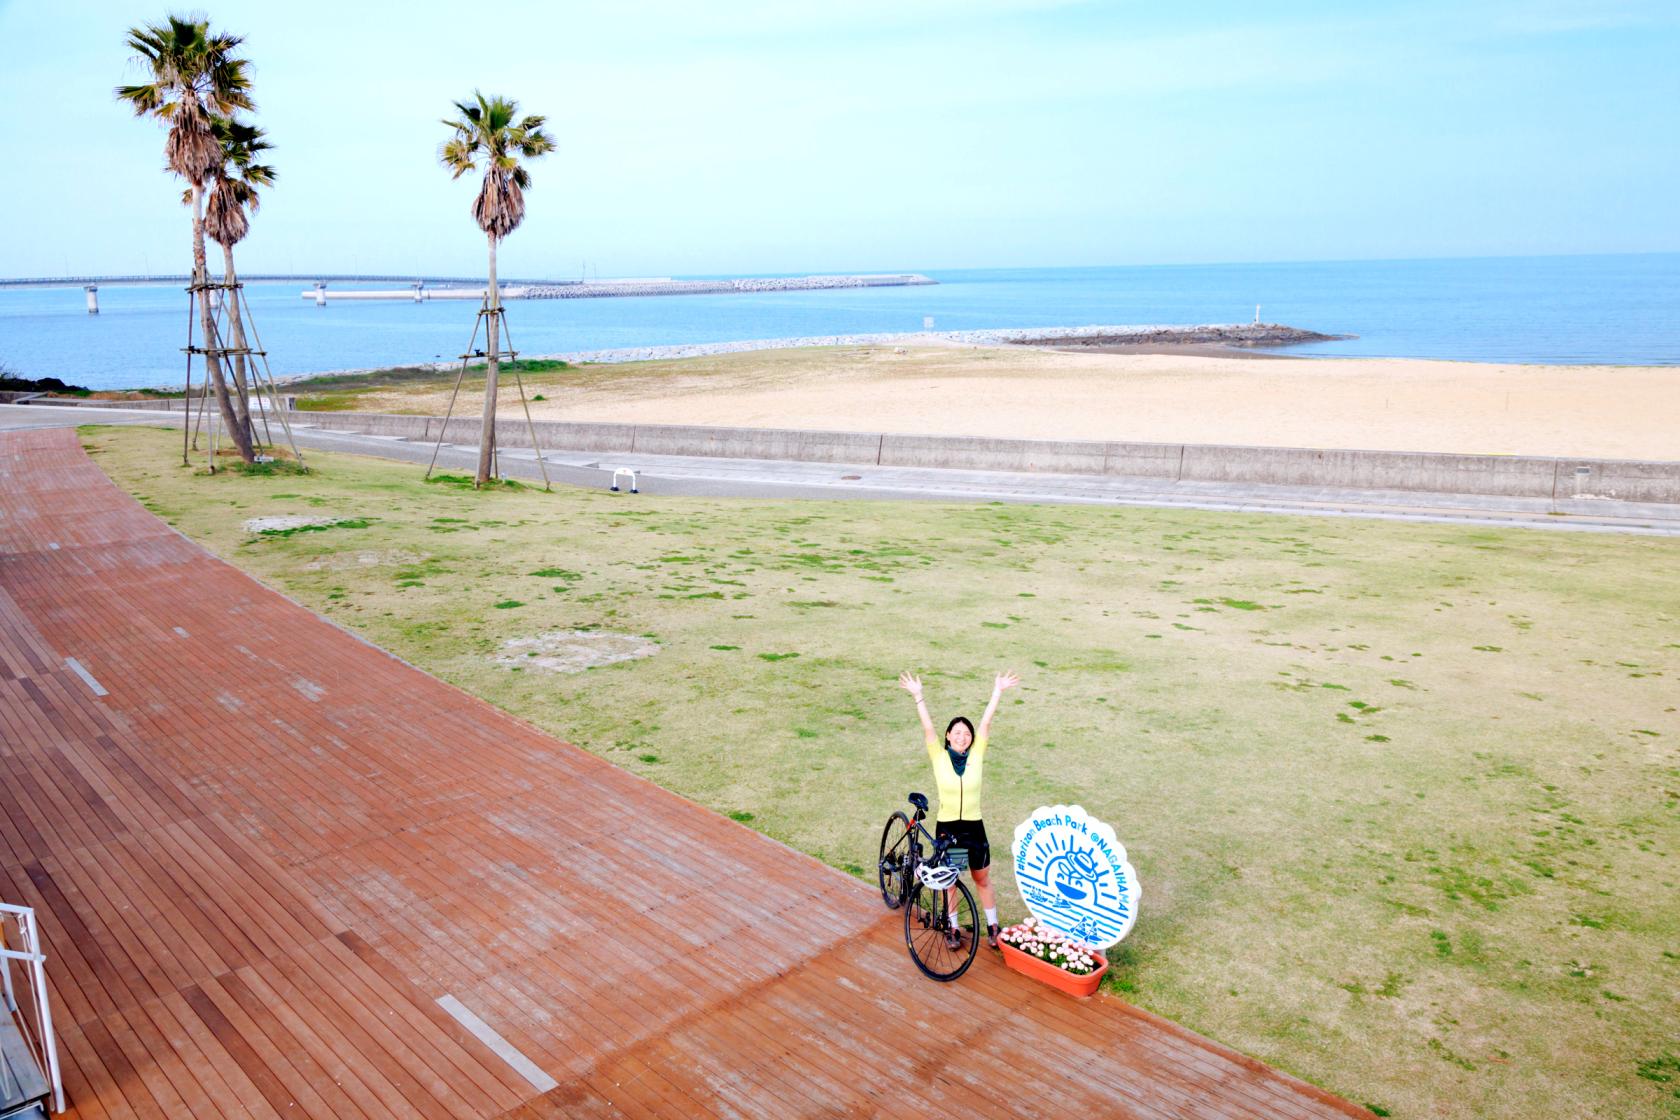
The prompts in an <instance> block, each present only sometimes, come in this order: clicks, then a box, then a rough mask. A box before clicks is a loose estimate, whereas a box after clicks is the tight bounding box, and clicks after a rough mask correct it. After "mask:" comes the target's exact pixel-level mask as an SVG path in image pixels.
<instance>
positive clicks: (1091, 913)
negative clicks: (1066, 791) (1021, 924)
mask: <svg viewBox="0 0 1680 1120" xmlns="http://www.w3.org/2000/svg"><path fill="white" fill-rule="evenodd" d="M1015 885H1016V886H1017V887H1019V888H1020V890H1021V899H1022V901H1024V902H1025V903H1026V904H1027V909H1028V910H1031V911H1032V915H1033V917H1035V918H1037V919H1038V920H1039V921H1040V922H1043V923H1044V924H1045V925H1047V926H1049V927H1050V928H1051V929H1053V930H1056V931H1057V932H1059V933H1065V934H1067V935H1068V936H1069V937H1077V938H1078V939H1079V940H1081V941H1083V942H1085V943H1086V944H1088V945H1091V946H1093V947H1095V948H1098V949H1106V948H1108V947H1109V946H1110V945H1113V944H1114V943H1115V942H1116V941H1119V940H1120V939H1121V938H1122V937H1125V936H1126V934H1128V933H1130V932H1131V929H1132V923H1133V922H1134V921H1136V920H1137V908H1138V901H1139V899H1141V898H1142V897H1143V888H1142V887H1141V886H1139V884H1138V880H1137V872H1136V871H1134V870H1132V865H1131V864H1130V863H1128V862H1126V849H1125V848H1124V847H1123V846H1122V845H1121V843H1120V841H1119V840H1117V839H1115V837H1114V830H1113V829H1112V828H1110V827H1109V826H1108V825H1106V824H1104V823H1103V822H1101V821H1099V820H1097V819H1096V818H1095V817H1092V816H1090V815H1088V814H1087V813H1086V812H1085V810H1084V809H1083V808H1081V807H1080V806H1078V805H1050V806H1046V807H1044V808H1040V809H1038V810H1037V811H1035V812H1034V813H1033V815H1032V816H1030V817H1028V818H1027V819H1026V820H1024V821H1022V822H1021V823H1020V824H1018V825H1016V826H1015Z"/></svg>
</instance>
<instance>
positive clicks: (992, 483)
mask: <svg viewBox="0 0 1680 1120" xmlns="http://www.w3.org/2000/svg"><path fill="white" fill-rule="evenodd" d="M48 413H51V414H52V415H51V416H48V415H45V414H48ZM305 415H307V414H305ZM300 419H301V418H300ZM88 423H166V424H168V423H173V424H179V423H180V418H179V417H178V416H171V415H169V414H167V413H157V412H149V413H147V412H127V411H122V410H118V409H99V410H97V411H96V410H93V409H86V408H54V407H42V406H36V405H21V406H11V405H0V430H4V429H5V428H7V427H13V426H25V427H58V426H66V425H76V424H88ZM296 431H297V438H298V442H299V444H301V445H302V446H303V448H304V450H305V453H306V454H307V452H308V450H309V449H311V448H315V449H320V450H327V451H344V452H349V453H352V454H360V455H376V456H379V457H381V458H386V459H396V460H401V461H405V462H412V463H426V462H428V461H429V460H430V459H431V456H432V447H431V445H430V444H422V443H416V442H414V441H411V440H406V439H401V438H398V437H395V436H374V435H364V434H361V433H354V432H329V431H325V430H321V429H313V428H310V427H307V420H304V422H303V423H302V424H299V425H297V427H296ZM544 455H545V458H546V459H547V462H548V464H549V476H550V478H552V479H553V480H554V481H555V482H556V483H563V484H566V485H572V486H593V487H602V486H606V485H608V484H609V483H610V481H611V476H612V469H613V468H614V467H616V466H628V467H634V468H636V469H638V470H639V471H641V476H640V480H641V487H640V488H641V490H642V492H643V493H647V494H678V495H690V496H708V497H747V498H828V499H833V498H854V499H875V500H893V501H903V500H907V499H909V500H927V501H953V500H955V501H984V502H990V501H1005V502H1052V503H1058V502H1059V503H1071V504H1080V505H1106V506H1143V507H1152V508H1162V509H1199V510H1212V511H1218V512H1233V513H1283V514H1305V515H1310V516H1320V517H1361V518H1375V519H1381V520H1392V521H1421V522H1434V523H1444V524H1469V525H1497V526H1521V527H1526V528H1535V529H1552V530H1562V531H1574V532H1613V533H1635V534H1644V535H1655V536H1680V506H1672V505H1656V504H1652V503H1637V502H1616V501H1607V500H1602V499H1585V500H1576V501H1570V502H1559V503H1553V502H1551V501H1549V500H1546V499H1538V498H1509V497H1498V496H1483V495H1474V494H1427V493H1418V492H1412V491H1399V490H1394V491H1378V490H1353V489H1332V488H1327V487H1306V486H1269V485H1261V484H1241V483H1212V482H1201V483H1198V482H1162V481H1155V480H1149V479H1124V478H1108V477H1100V476H1095V475H1056V474H1017V473H1009V472H1005V471H971V470H940V469H935V468H906V467H880V466H875V465H865V466H856V467H847V466H841V465H836V464H832V463H790V462H779V461H767V460H759V459H725V458H710V457H685V456H675V455H639V454H638V455H618V454H602V453H600V452H583V451H552V452H545V453H544ZM477 462H478V451H477V448H475V447H468V446H457V445H454V444H445V445H444V446H443V448H442V449H441V450H440V451H439V453H438V466H439V468H440V469H443V470H449V471H467V472H471V471H472V470H473V469H474V466H475V465H476V463H477ZM502 469H503V471H504V472H505V473H506V474H507V475H509V476H510V477H515V478H520V479H529V480H540V478H541V473H540V469H539V467H538V464H537V461H536V457H535V455H534V454H532V453H531V452H530V451H529V450H519V449H509V450H507V451H504V452H503V454H502Z"/></svg>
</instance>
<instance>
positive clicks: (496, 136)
mask: <svg viewBox="0 0 1680 1120" xmlns="http://www.w3.org/2000/svg"><path fill="white" fill-rule="evenodd" d="M455 108H456V109H457V110H459V111H460V116H459V117H457V118H456V119H454V120H446V121H444V122H443V123H444V124H446V125H448V126H449V127H450V128H452V129H454V130H455V135H453V136H452V137H450V138H449V139H448V140H447V141H445V142H444V144H443V146H442V147H441V148H439V149H438V158H439V159H441V160H442V161H443V165H444V167H446V168H448V169H449V170H450V171H451V172H453V173H454V174H453V177H454V178H456V179H459V178H460V177H461V176H462V175H465V174H466V173H467V172H469V171H476V170H478V167H479V164H480V163H482V164H483V165H484V184H483V185H482V186H481V187H479V190H478V197H477V198H476V199H474V200H473V206H472V215H473V219H474V220H475V221H477V222H478V228H479V229H481V230H483V231H484V235H485V237H487V238H488V239H489V242H490V283H489V286H488V287H487V288H486V289H485V307H486V309H488V310H489V311H490V312H491V314H490V315H488V316H486V318H487V319H488V320H489V324H490V326H489V345H488V346H487V347H486V348H485V354H486V359H487V368H486V372H485V381H484V426H483V431H482V434H481V435H480V437H479V442H478V474H477V476H476V478H475V479H474V482H473V485H474V486H483V485H484V484H485V483H486V482H488V481H489V480H490V465H491V463H492V462H493V461H494V455H495V451H496V446H495V445H496V380H497V374H498V373H499V371H500V369H501V365H500V362H501V354H500V350H501V344H500V339H499V337H498V335H497V329H498V325H499V323H500V321H501V315H500V310H501V306H502V294H501V290H500V289H499V288H498V287H497V286H496V243H497V242H498V241H500V240H501V239H502V238H504V237H506V236H507V235H508V234H510V233H512V232H513V231H514V230H515V229H518V228H519V223H520V222H522V221H524V220H525V190H526V188H528V187H529V186H530V185H531V175H530V172H528V171H526V170H525V168H524V166H523V165H522V164H521V163H520V162H519V161H520V159H522V158H523V159H536V158H537V157H538V156H542V155H547V154H548V153H549V152H552V151H553V150H554V141H553V140H552V139H550V138H549V137H548V136H547V135H546V134H545V133H544V132H543V130H542V126H543V120H544V118H542V117H540V116H527V117H526V118H525V119H523V120H518V117H519V103H518V102H516V101H513V100H511V99H510V98H505V97H485V96H484V95H483V94H482V93H478V92H477V91H474V93H473V100H472V101H457V102H456V103H455ZM516 122H517V123H516Z"/></svg>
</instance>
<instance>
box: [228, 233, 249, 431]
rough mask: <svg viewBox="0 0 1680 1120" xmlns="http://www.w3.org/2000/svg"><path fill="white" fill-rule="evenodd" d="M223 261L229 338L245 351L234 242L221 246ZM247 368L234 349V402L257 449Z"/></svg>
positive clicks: (236, 348) (241, 355)
mask: <svg viewBox="0 0 1680 1120" xmlns="http://www.w3.org/2000/svg"><path fill="white" fill-rule="evenodd" d="M222 261H223V264H224V266H225V268H226V277H225V280H226V282H227V285H228V288H227V291H226V292H224V293H222V299H223V300H224V301H225V302H226V303H227V313H228V335H229V341H231V342H232V343H233V348H234V350H235V351H243V350H244V349H245V324H244V322H243V321H242V320H241V319H240V314H239V289H238V288H235V287H234V286H233V285H234V284H235V283H237V282H238V280H239V278H238V276H236V275H235V274H234V271H233V246H232V245H223V246H222ZM245 372H246V370H245V355H244V354H243V353H235V354H234V355H233V389H234V394H235V396H234V401H233V403H234V405H235V410H236V411H237V413H238V415H239V423H240V425H241V426H243V427H244V429H245V438H246V439H248V440H250V441H251V446H252V448H253V449H255V447H256V445H257V432H256V429H255V428H254V427H252V426H251V396H250V391H249V389H248V388H247V386H249V384H250V382H249V381H247V380H246V377H245Z"/></svg>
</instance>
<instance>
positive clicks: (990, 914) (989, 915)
mask: <svg viewBox="0 0 1680 1120" xmlns="http://www.w3.org/2000/svg"><path fill="white" fill-rule="evenodd" d="M986 924H987V925H988V926H995V925H997V910H996V909H995V908H994V907H990V906H988V907H987V908H986Z"/></svg>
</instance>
